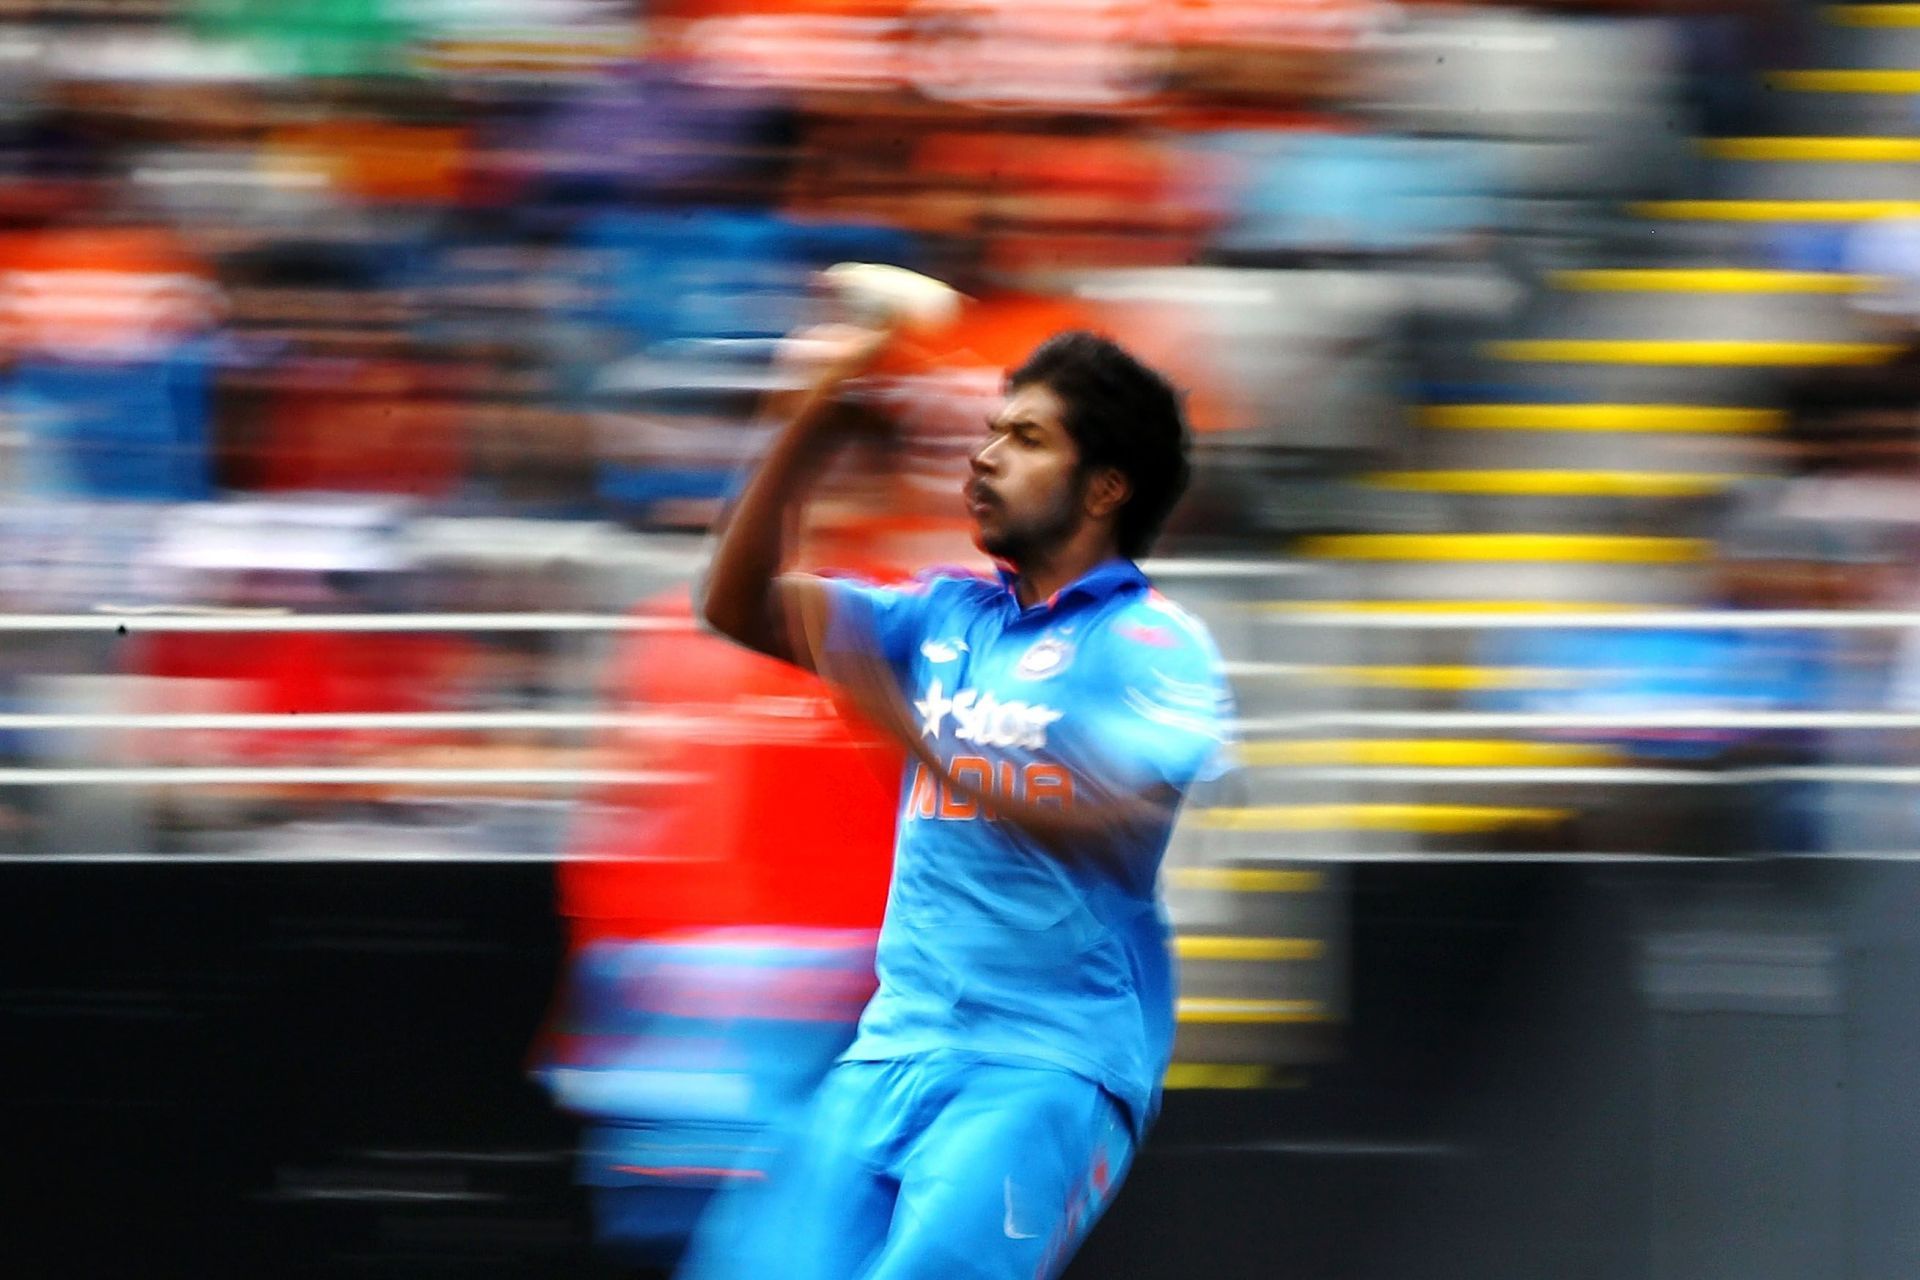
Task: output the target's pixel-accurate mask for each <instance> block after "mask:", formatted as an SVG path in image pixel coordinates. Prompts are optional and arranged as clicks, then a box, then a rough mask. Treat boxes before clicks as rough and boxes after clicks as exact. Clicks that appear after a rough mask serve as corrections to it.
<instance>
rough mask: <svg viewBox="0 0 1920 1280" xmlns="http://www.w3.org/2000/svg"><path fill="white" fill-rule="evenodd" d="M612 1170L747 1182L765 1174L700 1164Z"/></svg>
mask: <svg viewBox="0 0 1920 1280" xmlns="http://www.w3.org/2000/svg"><path fill="white" fill-rule="evenodd" d="M613 1171H614V1172H615V1173H631V1174H634V1175H635V1176H637V1177H641V1178H740V1179H744V1180H746V1181H748V1182H762V1181H765V1179H766V1176H767V1175H766V1174H764V1173H762V1172H761V1171H760V1170H758V1169H724V1168H718V1167H710V1166H708V1165H702V1164H663V1165H649V1164H617V1165H615V1166H613Z"/></svg>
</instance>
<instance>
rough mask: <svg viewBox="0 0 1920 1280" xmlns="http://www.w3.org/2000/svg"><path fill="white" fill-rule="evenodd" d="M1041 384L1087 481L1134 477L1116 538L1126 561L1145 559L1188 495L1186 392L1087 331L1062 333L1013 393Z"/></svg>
mask: <svg viewBox="0 0 1920 1280" xmlns="http://www.w3.org/2000/svg"><path fill="white" fill-rule="evenodd" d="M1035 383H1038V384H1040V385H1042V386H1045V387H1046V388H1047V389H1049V390H1050V391H1052V392H1053V393H1054V394H1055V395H1057V396H1059V397H1060V399H1061V401H1062V402H1063V403H1064V404H1065V406H1066V428H1067V434H1068V435H1070V436H1072V437H1073V443H1074V445H1075V446H1076V447H1077V448H1078V449H1079V451H1080V474H1081V475H1082V476H1086V475H1091V474H1092V473H1093V472H1094V471H1096V470H1098V469H1099V468H1101V467H1113V468H1115V469H1116V470H1118V471H1119V472H1120V474H1122V475H1124V476H1125V477H1126V478H1127V482H1128V484H1129V485H1130V486H1131V488H1132V493H1131V495H1130V496H1129V497H1128V498H1127V501H1126V505H1125V506H1123V507H1121V508H1120V515H1119V519H1118V520H1117V521H1116V522H1115V529H1114V531H1115V535H1116V537H1117V538H1118V541H1119V544H1120V554H1121V555H1123V556H1126V557H1127V558H1128V559H1129V560H1137V559H1139V558H1140V557H1141V556H1144V555H1145V554H1146V553H1147V552H1148V551H1149V550H1151V549H1152V547H1153V542H1154V539H1155V538H1157V537H1159V535H1160V528H1161V526H1162V525H1164V524H1166V522H1167V517H1168V515H1170V514H1171V513H1172V511H1173V508H1174V504H1175V503H1177V502H1179V501H1180V496H1181V495H1182V494H1183V493H1185V492H1186V490H1187V479H1188V476H1189V473H1190V470H1191V468H1190V466H1189V464H1188V461H1187V451H1188V432H1187V423H1186V416H1185V414H1184V413H1183V412H1182V410H1181V406H1180V395H1179V393H1178V392H1176V391H1175V390H1174V389H1173V386H1172V384H1171V383H1169V382H1168V381H1167V380H1166V379H1165V378H1164V377H1162V376H1161V375H1160V374H1158V373H1156V372H1155V371H1154V370H1152V369H1150V368H1148V367H1147V366H1146V365H1144V364H1142V363H1140V361H1139V360H1137V359H1135V358H1134V357H1133V356H1132V355H1131V354H1129V353H1128V352H1127V350H1126V349H1125V348H1124V347H1122V346H1121V345H1120V344H1119V343H1117V342H1115V341H1113V340H1112V339H1111V338H1107V337H1104V336H1102V335H1100V334H1097V333H1087V332H1085V331H1082V330H1071V331H1068V332H1066V333H1059V334H1055V335H1054V336H1053V337H1051V338H1049V339H1047V340H1046V341H1045V342H1043V343H1041V344H1040V346H1039V347H1038V348H1037V349H1035V351H1034V352H1033V354H1032V355H1030V356H1028V357H1027V359H1026V362H1025V363H1024V364H1022V365H1021V366H1020V367H1019V368H1018V369H1015V370H1014V371H1013V372H1012V373H1010V374H1008V375H1007V390H1008V391H1018V390H1020V389H1021V388H1023V387H1027V386H1031V385H1033V384H1035Z"/></svg>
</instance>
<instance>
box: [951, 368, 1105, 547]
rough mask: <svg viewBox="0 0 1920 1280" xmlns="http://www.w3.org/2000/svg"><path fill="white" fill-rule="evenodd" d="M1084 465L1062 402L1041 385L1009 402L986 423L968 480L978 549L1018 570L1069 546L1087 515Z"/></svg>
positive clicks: (1022, 391) (1027, 388)
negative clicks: (1083, 503)
mask: <svg viewBox="0 0 1920 1280" xmlns="http://www.w3.org/2000/svg"><path fill="white" fill-rule="evenodd" d="M1079 465H1080V450H1079V448H1078V447H1077V446H1076V445H1075V444H1074V442H1073V437H1072V436H1071V435H1069V434H1068V433H1067V427H1066V405H1065V404H1063V403H1062V402H1061V400H1060V397H1059V396H1057V395H1055V394H1054V393H1053V391H1052V390H1051V389H1050V388H1048V387H1045V386H1042V385H1040V384H1038V383H1031V384H1029V385H1027V386H1024V387H1022V388H1020V389H1019V390H1018V391H1016V392H1014V393H1013V394H1012V395H1010V396H1008V397H1007V399H1006V402H1005V403H1004V404H1002V405H1001V406H1000V411H999V412H998V413H996V414H994V416H993V417H992V418H990V419H989V420H988V422H987V438H986V442H985V443H983V444H982V445H981V446H980V447H979V448H978V449H976V450H974V453H973V461H972V470H971V473H970V474H969V475H968V477H967V484H966V490H965V493H966V499H967V513H968V514H969V515H971V516H972V517H973V523H974V528H975V531H976V532H975V535H974V541H975V542H977V543H979V545H980V549H981V550H983V551H985V552H986V553H987V554H988V555H991V556H997V557H998V558H1000V559H1002V560H1005V561H1007V562H1008V563H1010V564H1013V565H1016V566H1017V565H1020V564H1021V563H1023V562H1025V561H1027V560H1029V559H1032V558H1033V557H1034V556H1036V555H1043V554H1045V553H1046V552H1047V551H1049V550H1051V549H1052V548H1054V547H1055V546H1058V545H1059V544H1060V543H1061V542H1062V541H1064V540H1065V539H1066V537H1067V535H1069V534H1071V533H1072V532H1073V531H1074V529H1075V528H1076V527H1077V526H1078V525H1079V522H1080V520H1081V518H1082V514H1083V513H1082V510H1081V497H1082V494H1083V492H1084V489H1085V486H1084V484H1083V483H1082V477H1081V476H1080V474H1079Z"/></svg>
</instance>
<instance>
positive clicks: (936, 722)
mask: <svg viewBox="0 0 1920 1280" xmlns="http://www.w3.org/2000/svg"><path fill="white" fill-rule="evenodd" d="M913 708H914V710H916V711H918V712H919V713H920V736H921V737H923V738H938V737H939V736H940V735H941V734H942V733H943V732H944V731H945V729H946V723H947V717H948V716H949V715H951V716H952V717H953V736H954V737H955V738H956V739H957V740H959V741H961V742H972V743H977V744H979V745H980V746H983V747H1021V748H1025V749H1026V750H1029V751H1038V750H1041V749H1043V748H1044V747H1045V746H1046V745H1047V727H1048V726H1049V725H1051V724H1053V723H1054V722H1055V721H1057V720H1059V719H1060V716H1061V713H1060V712H1058V711H1055V710H1054V709H1053V708H1052V707H1044V706H1041V705H1040V704H1038V703H1028V702H1020V701H1018V700H1015V701H1012V702H1002V701H1001V700H1000V699H998V698H996V697H994V696H993V694H992V693H991V692H986V693H983V692H981V691H980V690H978V689H957V690H955V691H954V693H953V696H952V697H948V696H947V691H946V685H945V683H944V682H942V681H939V680H935V681H934V682H933V683H932V684H930V685H928V686H927V695H926V696H925V697H924V698H920V699H918V700H917V701H915V702H914V704H913Z"/></svg>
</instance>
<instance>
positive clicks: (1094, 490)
mask: <svg viewBox="0 0 1920 1280" xmlns="http://www.w3.org/2000/svg"><path fill="white" fill-rule="evenodd" d="M1132 496H1133V482H1132V481H1130V480H1128V479H1127V476H1126V473H1125V472H1123V471H1121V470H1120V468H1118V467H1101V468H1100V469H1099V470H1098V471H1095V472H1094V473H1093V476H1092V477H1091V478H1090V479H1089V480H1088V481H1087V496H1086V504H1087V514H1088V515H1090V516H1093V517H1095V518H1096V519H1104V518H1105V517H1107V516H1110V515H1113V514H1114V513H1115V512H1117V511H1119V510H1120V508H1121V507H1124V506H1126V505H1127V499H1128V498H1131V497H1132Z"/></svg>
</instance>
